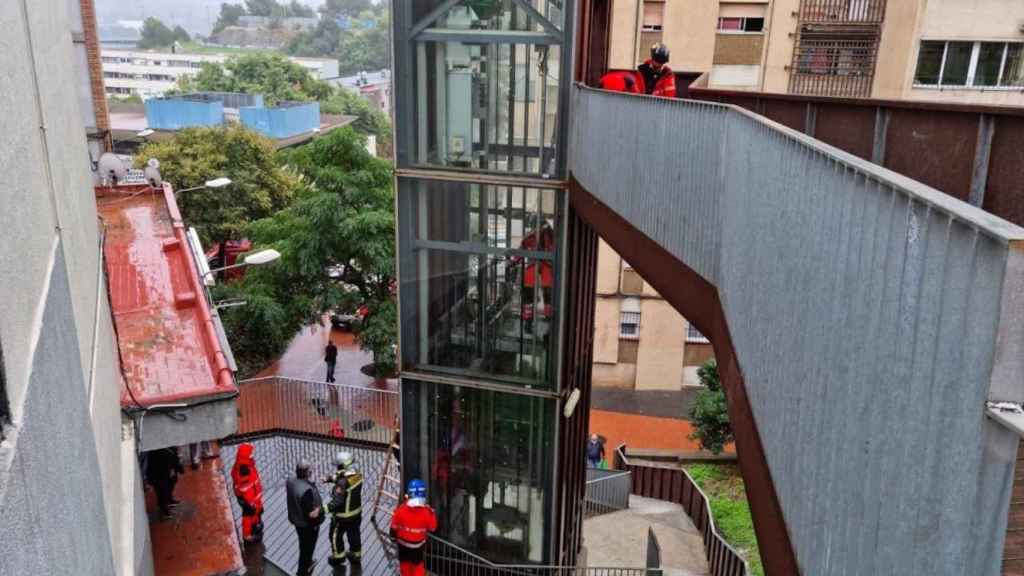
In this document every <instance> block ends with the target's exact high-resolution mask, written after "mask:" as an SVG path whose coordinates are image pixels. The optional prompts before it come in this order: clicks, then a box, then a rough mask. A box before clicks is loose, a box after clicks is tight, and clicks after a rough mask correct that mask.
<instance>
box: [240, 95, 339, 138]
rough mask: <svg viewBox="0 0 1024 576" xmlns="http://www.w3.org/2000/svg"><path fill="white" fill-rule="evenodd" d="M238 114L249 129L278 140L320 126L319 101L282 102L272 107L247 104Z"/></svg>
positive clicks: (310, 130)
mask: <svg viewBox="0 0 1024 576" xmlns="http://www.w3.org/2000/svg"><path fill="white" fill-rule="evenodd" d="M238 116H239V118H240V119H241V120H242V124H244V125H245V126H246V127H247V128H249V129H250V130H255V131H256V132H259V133H260V134H263V135H264V136H267V137H269V138H274V139H276V140H280V139H282V138H291V137H292V136H298V135H299V134H305V133H307V132H312V131H313V130H315V129H317V128H319V127H320V103H319V102H282V103H281V104H280V105H278V106H276V107H274V108H261V107H258V106H249V107H246V108H241V109H239V111H238Z"/></svg>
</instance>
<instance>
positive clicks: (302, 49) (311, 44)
mask: <svg viewBox="0 0 1024 576" xmlns="http://www.w3.org/2000/svg"><path fill="white" fill-rule="evenodd" d="M356 4H359V3H358V2H341V3H339V6H340V5H344V6H345V7H336V8H332V9H331V10H327V8H328V6H329V5H330V3H328V4H325V5H324V6H322V7H321V13H322V14H323V17H322V18H321V20H320V23H319V24H318V25H317V27H316V28H315V29H313V30H311V31H308V32H303V33H301V34H299V35H297V36H296V37H295V38H293V39H292V40H291V42H289V44H288V46H287V51H288V53H289V54H292V55H295V56H310V57H320V58H325V57H327V58H337V59H338V72H339V74H342V75H349V74H356V73H358V72H363V71H369V70H380V69H383V68H388V67H389V66H390V65H391V55H390V54H391V53H390V48H391V44H390V40H389V38H388V30H389V28H390V26H391V22H390V18H389V16H388V12H387V10H386V9H385V8H383V7H382V6H373V5H370V8H369V9H363V10H361V11H359V12H357V13H351V12H349V10H352V9H354V7H355V5H356ZM345 19H347V20H345ZM341 21H346V22H347V26H348V28H347V29H342V26H341V25H340V24H339V22H341Z"/></svg>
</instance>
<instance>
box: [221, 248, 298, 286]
mask: <svg viewBox="0 0 1024 576" xmlns="http://www.w3.org/2000/svg"><path fill="white" fill-rule="evenodd" d="M280 257H281V253H280V252H278V251H277V250H274V249H272V248H268V249H266V250H260V251H259V252H253V253H252V254H249V255H248V256H246V257H245V259H244V261H243V262H240V263H238V264H232V265H230V266H221V267H220V268H214V269H213V270H207V271H206V272H205V273H204V274H203V280H204V281H205V280H206V278H207V277H211V278H212V275H213V274H216V273H217V272H223V271H225V270H230V269H232V268H241V267H243V266H262V265H263V264H270V263H271V262H273V261H274V260H277V259H278V258H280Z"/></svg>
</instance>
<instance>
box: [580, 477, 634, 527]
mask: <svg viewBox="0 0 1024 576" xmlns="http://www.w3.org/2000/svg"><path fill="white" fill-rule="evenodd" d="M591 475H594V476H596V477H594V478H589V479H588V480H587V481H586V492H585V493H584V497H583V507H584V511H585V513H586V514H587V516H596V515H599V514H607V513H609V512H616V511H618V510H626V509H627V508H629V495H630V494H631V493H632V491H633V482H632V478H633V473H632V472H629V471H622V470H604V469H599V468H591V469H588V470H587V476H591Z"/></svg>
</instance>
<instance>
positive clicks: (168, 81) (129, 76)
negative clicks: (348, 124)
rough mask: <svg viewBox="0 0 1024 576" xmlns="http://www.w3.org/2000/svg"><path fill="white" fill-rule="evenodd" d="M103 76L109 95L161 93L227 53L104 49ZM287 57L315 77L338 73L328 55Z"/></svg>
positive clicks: (331, 75) (158, 94) (220, 61)
mask: <svg viewBox="0 0 1024 576" xmlns="http://www.w3.org/2000/svg"><path fill="white" fill-rule="evenodd" d="M102 55H103V79H104V82H105V83H106V87H107V95H108V96H132V95H135V96H140V97H142V98H153V97H158V96H163V95H164V94H166V93H167V92H168V91H169V90H172V89H173V88H175V87H176V86H177V83H178V79H179V78H181V77H182V76H194V75H196V74H198V73H199V70H200V69H201V68H202V67H203V64H205V63H217V64H223V63H224V62H225V61H227V59H228V58H230V56H229V55H227V54H172V53H170V52H148V51H139V50H113V49H103V52H102ZM289 60H291V61H292V62H295V63H296V64H298V65H300V66H302V67H303V68H305V69H306V70H309V72H310V74H312V75H313V77H314V78H319V79H321V80H326V79H328V78H336V77H337V76H338V61H337V60H332V59H328V58H297V57H289Z"/></svg>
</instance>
